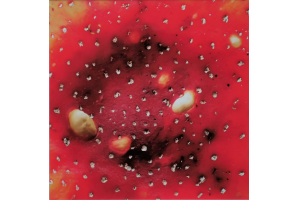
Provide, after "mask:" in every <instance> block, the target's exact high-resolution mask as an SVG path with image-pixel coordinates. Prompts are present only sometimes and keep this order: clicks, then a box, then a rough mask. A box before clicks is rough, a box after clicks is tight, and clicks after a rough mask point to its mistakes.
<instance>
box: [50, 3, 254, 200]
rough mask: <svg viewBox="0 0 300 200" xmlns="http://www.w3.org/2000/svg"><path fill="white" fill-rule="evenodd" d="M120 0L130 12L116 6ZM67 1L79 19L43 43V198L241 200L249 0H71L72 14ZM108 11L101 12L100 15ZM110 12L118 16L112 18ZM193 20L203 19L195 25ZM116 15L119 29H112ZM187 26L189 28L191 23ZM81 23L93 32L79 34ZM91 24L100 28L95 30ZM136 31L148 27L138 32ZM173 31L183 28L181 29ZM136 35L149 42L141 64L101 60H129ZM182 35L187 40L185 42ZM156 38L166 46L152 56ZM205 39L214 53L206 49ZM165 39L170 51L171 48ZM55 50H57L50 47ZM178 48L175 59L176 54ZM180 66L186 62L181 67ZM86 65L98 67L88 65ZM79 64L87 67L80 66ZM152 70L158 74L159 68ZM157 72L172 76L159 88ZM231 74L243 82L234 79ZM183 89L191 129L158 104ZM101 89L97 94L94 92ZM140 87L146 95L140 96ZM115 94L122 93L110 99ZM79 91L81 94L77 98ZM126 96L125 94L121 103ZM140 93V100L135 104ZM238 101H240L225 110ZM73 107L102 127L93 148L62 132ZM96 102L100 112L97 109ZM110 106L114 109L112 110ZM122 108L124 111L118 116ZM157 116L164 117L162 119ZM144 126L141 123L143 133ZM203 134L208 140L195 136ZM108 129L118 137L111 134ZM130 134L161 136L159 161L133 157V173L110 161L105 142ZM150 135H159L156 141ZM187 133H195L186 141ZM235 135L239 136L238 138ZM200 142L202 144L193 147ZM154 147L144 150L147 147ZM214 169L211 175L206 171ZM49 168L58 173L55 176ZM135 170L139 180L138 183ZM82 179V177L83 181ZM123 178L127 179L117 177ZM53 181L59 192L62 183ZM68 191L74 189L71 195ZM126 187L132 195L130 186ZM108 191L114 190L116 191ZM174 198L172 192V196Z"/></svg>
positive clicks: (244, 193)
mask: <svg viewBox="0 0 300 200" xmlns="http://www.w3.org/2000/svg"><path fill="white" fill-rule="evenodd" d="M62 3H63V7H64V6H66V7H67V6H68V3H70V2H64V1H63V2H62ZM128 3H129V4H130V6H129V9H125V8H122V7H121V5H122V4H128ZM76 4H77V5H78V4H82V5H83V4H85V5H86V9H85V10H84V13H83V16H84V17H83V18H80V19H78V18H75V17H74V20H73V18H70V20H71V21H72V23H68V24H65V25H63V26H60V27H59V28H60V32H55V33H54V39H53V38H50V72H51V73H52V76H51V78H50V106H49V112H50V124H51V127H50V179H51V180H53V182H54V183H56V182H57V181H60V182H59V184H57V183H56V185H54V186H53V185H52V186H51V185H50V198H51V199H71V198H72V197H73V196H74V195H75V199H89V198H90V197H89V193H90V192H92V193H93V197H92V198H91V199H126V198H128V199H155V198H160V199H197V196H198V195H199V194H200V193H203V195H202V197H201V198H203V199H248V198H249V124H248V123H249V109H248V108H249V76H248V75H249V58H248V55H249V54H248V52H249V45H248V39H247V37H248V35H249V28H248V25H249V24H248V18H249V16H248V14H247V13H246V10H248V2H235V4H234V5H230V2H229V1H225V2H221V1H220V2H218V1H216V2H211V1H209V2H203V1H200V2H196V1H191V2H179V1H176V2H171V1H166V2H160V1H153V2H151V1H145V2H142V3H141V4H140V5H139V2H138V1H132V2H125V1H119V2H118V1H117V2H116V4H114V3H113V2H101V1H100V2H94V1H92V2H91V6H88V2H80V3H78V2H76V1H75V2H74V8H75V7H76ZM165 5H169V6H168V7H165ZM181 5H186V9H185V10H184V11H183V10H181ZM145 7H147V10H145ZM157 7H158V8H157ZM220 8H223V9H222V10H220ZM59 9H63V8H58V7H54V10H51V9H50V16H51V15H55V14H56V12H58V11H57V10H59ZM108 11H109V12H110V14H107V12H108ZM195 13H198V14H197V18H196V19H193V18H192V16H193V14H195ZM209 14H211V16H209ZM118 15H119V16H121V17H120V18H118V17H117V16H118ZM224 15H228V16H229V21H228V23H225V22H223V19H222V18H223V16H224ZM94 16H96V19H94ZM202 18H205V19H206V24H204V25H203V24H202V21H201V19H202ZM118 19H119V20H121V23H117V20H118ZM136 19H139V22H136ZM164 19H168V24H164V23H162V21H163V20H164ZM108 20H110V21H111V22H112V24H110V22H109V21H108ZM191 21H193V25H190V23H191ZM50 24H51V20H50ZM89 24H91V25H90V29H91V31H92V32H94V33H95V34H91V32H89V31H84V28H85V27H87V26H88V25H89ZM99 24H100V25H101V27H100V29H101V31H100V33H96V30H97V29H98V28H99ZM144 25H147V26H148V28H147V29H145V28H144ZM181 26H184V27H187V29H185V30H183V31H180V27H181ZM63 27H66V28H67V33H65V34H64V33H63V32H62V31H61V29H62V28H63ZM50 31H51V29H50ZM128 31H130V32H132V34H135V38H132V37H131V38H130V36H132V35H130V34H129V36H128V35H127V32H128ZM240 32H241V33H242V35H241V36H239V37H240V38H241V40H242V45H241V46H240V47H239V48H233V47H232V46H231V47H230V48H229V49H227V45H230V41H229V37H230V35H232V34H236V35H238V33H240ZM50 34H51V33H50ZM224 34H225V35H224ZM154 35H155V36H154ZM176 35H177V36H176ZM115 36H116V37H117V38H118V42H117V45H119V46H118V47H116V45H113V43H112V42H111V41H112V39H113V37H115ZM145 36H151V42H152V45H151V46H152V48H151V50H149V51H148V50H146V49H144V50H143V51H144V52H145V55H146V57H147V58H146V59H142V61H141V62H140V63H134V64H133V67H132V68H128V67H126V65H124V63H123V61H122V60H118V59H117V58H116V59H115V60H116V61H113V62H110V57H111V55H112V54H115V53H120V52H122V53H127V55H128V56H129V57H132V58H135V57H136V56H137V52H138V50H141V49H142V44H141V43H140V42H139V41H140V39H142V38H144V37H145ZM57 38H59V40H58V39H57ZM136 38H138V39H136ZM190 39H193V42H192V43H190ZM51 40H53V41H51ZM96 40H97V41H98V42H99V43H100V46H99V47H96V46H95V42H96ZM79 41H82V42H83V47H79V45H78V42H79ZM133 42H134V43H133ZM159 42H160V43H162V44H163V46H169V47H170V51H164V53H163V55H159V54H158V49H157V46H156V45H157V43H159ZM212 42H213V43H214V44H215V49H212V48H211V43H212ZM174 43H177V45H176V46H174ZM123 46H127V47H128V50H127V51H125V50H122V47H123ZM200 46H201V47H200ZM61 47H63V51H62V52H60V51H59V49H60V48H61ZM178 50H180V55H178V54H177V53H176V52H177V51H178ZM200 55H203V56H204V60H202V61H201V60H200V59H199V58H198V57H199V56H200ZM173 59H177V61H178V63H179V64H178V65H176V64H174V62H173ZM145 60H146V61H145ZM186 60H188V64H185V61H186ZM216 60H217V61H216ZM67 61H71V64H70V65H67ZM154 61H155V62H154ZM239 61H243V62H244V65H243V66H238V64H237V63H238V62H239ZM92 62H96V63H97V65H96V66H95V67H93V66H91V63H92ZM54 63H55V65H54ZM142 63H150V67H149V68H146V67H145V66H144V65H143V64H142ZM84 64H89V65H90V66H89V68H86V67H85V66H84ZM159 66H161V67H162V70H159ZM206 66H208V67H209V69H210V71H211V72H212V73H213V74H214V76H215V75H217V77H214V78H212V79H211V78H209V77H208V74H206V73H204V69H205V67H206ZM116 68H119V69H121V74H120V75H117V74H116V72H115V70H116ZM104 70H105V71H107V72H108V74H109V77H108V78H105V77H104V76H103V71H104ZM174 70H176V73H175V74H174V73H173V71H174ZM76 72H79V73H80V75H79V77H78V76H76V75H75V74H76ZM151 73H157V77H156V78H151ZM162 74H169V75H170V77H171V80H170V81H169V82H168V83H167V84H166V86H164V87H163V86H161V85H159V84H158V79H159V77H160V76H161V75H162ZM88 75H91V76H92V80H91V81H87V79H86V77H87V76H88ZM234 75H235V76H234ZM239 77H241V78H242V82H237V78H239ZM130 78H133V79H134V83H133V84H131V85H128V84H127V82H128V81H129V79H130ZM60 84H64V88H63V91H59V85H60ZM228 84H229V87H228ZM169 87H172V88H173V91H172V92H169V91H168V88H169ZM182 87H184V88H185V90H192V91H194V92H195V96H196V101H195V102H196V103H195V106H193V108H192V109H191V110H189V111H188V112H187V113H188V114H189V120H190V121H192V122H193V124H190V123H189V121H186V119H187V118H186V116H185V115H184V114H175V113H173V112H172V109H171V107H167V106H166V105H165V103H163V102H162V100H163V99H168V100H169V101H170V103H171V104H173V103H174V101H175V100H176V99H177V98H178V97H179V95H180V94H183V92H184V91H183V90H182V89H181V88H182ZM197 87H201V88H202V93H200V94H199V93H197V92H196V88H197ZM100 89H101V90H102V93H101V94H99V93H98V90H100ZM143 89H146V90H147V92H148V91H149V93H148V94H145V92H143ZM153 89H155V90H156V91H157V93H158V94H157V95H153V94H151V91H152V90H153ZM74 91H78V93H79V94H78V95H77V98H73V92H74ZM117 91H119V92H120V93H121V96H120V97H118V98H114V94H115V93H116V92H117ZM86 92H88V97H89V98H88V99H86V100H84V99H83V97H84V95H85V94H86ZM213 92H218V96H217V98H213V96H212V94H213ZM173 94H175V95H174V96H173ZM129 95H132V97H133V98H132V99H130V98H129ZM142 97H146V98H147V100H146V101H142V100H141V98H142ZM237 99H239V101H238V103H236V105H234V102H235V101H236V100H237ZM201 100H205V101H206V104H200V101H201ZM136 105H138V106H139V107H140V109H141V110H140V112H137V111H136V109H135V106H136ZM79 106H82V107H83V111H84V112H86V113H87V114H91V113H92V114H93V116H94V117H93V119H94V122H95V124H96V126H97V127H98V126H102V127H103V129H104V132H103V133H100V132H98V134H97V137H96V138H99V139H101V144H97V143H96V142H95V139H93V140H89V141H84V140H81V139H79V138H76V137H75V135H74V134H73V133H72V131H71V130H70V129H69V122H68V118H67V116H68V113H69V111H70V110H72V109H74V108H78V107H79ZM101 106H105V108H104V109H103V111H102V113H99V110H100V107H101ZM233 107H234V108H236V109H233ZM55 108H59V109H60V114H56V113H54V112H53V110H54V109H55ZM111 110H115V111H114V113H112V112H111ZM123 110H126V118H124V115H123ZM146 110H149V111H150V114H151V115H150V116H149V117H147V116H146V113H145V112H146ZM159 110H162V111H163V117H162V116H161V115H160V114H159ZM215 112H217V114H215ZM200 114H201V115H202V117H201V118H200V117H199V115H200ZM175 118H177V119H179V123H178V124H175V123H174V119H175ZM110 119H111V120H110ZM133 121H135V122H136V123H137V125H136V126H133V125H132V122H133ZM144 122H147V123H148V126H146V127H145V126H144V125H143V123H144ZM154 122H156V123H157V126H156V127H154V126H153V123H154ZM122 124H125V126H122ZM225 124H228V125H229V128H228V130H227V131H226V132H224V131H223V129H224V125H225ZM182 128H185V132H182ZM144 129H149V130H150V134H149V135H147V136H145V135H144V134H143V130H144ZM204 129H208V130H210V131H212V132H213V133H215V135H216V136H215V138H214V139H213V140H212V141H211V143H210V144H209V143H208V141H207V139H206V137H204V133H203V130H204ZM115 130H117V133H116V135H113V131H115ZM132 133H134V134H135V135H136V136H137V139H136V141H135V142H136V143H132V144H133V145H134V144H136V145H140V144H144V143H147V142H149V141H153V143H159V142H163V141H165V140H167V139H168V140H169V143H168V145H167V147H166V149H165V150H164V151H163V157H162V159H159V158H158V156H157V155H156V156H153V162H152V164H149V163H148V162H146V161H144V160H141V161H138V162H136V163H135V165H134V168H135V171H134V172H128V171H126V170H125V169H124V168H122V167H120V166H119V163H121V162H122V160H121V157H122V156H121V155H117V154H115V157H114V158H113V159H109V158H108V155H109V153H111V151H110V150H109V141H111V139H112V138H115V137H116V136H118V135H121V136H128V137H131V134H132ZM157 133H159V135H158V136H157V137H155V136H156V134H157ZM193 133H195V136H192V134H193ZM242 133H244V134H245V135H246V137H245V138H243V139H240V138H239V137H240V135H241V134H242ZM180 134H183V135H184V136H183V139H182V140H180V141H179V143H178V144H175V143H174V139H175V138H176V137H177V136H179V135H180ZM65 137H66V138H69V139H70V141H71V143H70V145H69V146H66V145H65V144H64V143H63V141H62V139H63V138H65ZM187 141H191V145H189V146H188V145H186V143H187ZM200 142H202V143H203V146H199V143H200ZM156 147H157V146H155V144H153V148H156ZM148 148H149V147H148ZM198 149H199V150H198ZM155 153H159V152H155ZM191 153H192V154H193V155H194V157H195V158H196V159H197V163H196V164H195V163H193V162H192V161H191V160H189V159H188V156H189V155H190V154H191ZM213 154H217V156H218V159H217V161H212V160H211V158H210V157H211V155H213ZM180 156H184V157H185V163H186V164H188V165H190V168H189V169H188V170H184V169H182V170H176V172H172V171H171V170H170V165H171V164H172V163H174V162H176V161H178V160H179V158H180ZM57 157H59V158H60V161H58V160H57ZM75 160H77V161H78V164H77V165H75V164H74V163H73V162H74V161H75ZM91 161H92V162H94V163H95V168H93V169H92V168H91V167H90V162H91ZM158 167H160V170H159V171H158V170H157V168H158ZM214 168H216V169H217V171H215V173H214V174H212V172H213V169H214ZM53 169H55V170H56V171H57V173H56V174H54V173H53ZM67 169H68V170H70V173H69V174H67V173H66V172H65V171H66V170H67ZM148 170H152V171H153V175H151V176H150V175H148ZM240 171H244V172H245V175H244V176H239V172H240ZM137 172H138V173H140V174H141V175H142V177H140V178H137V177H136V173H137ZM229 172H230V173H229ZM58 174H59V175H60V176H58ZM83 175H87V176H88V178H87V179H84V178H83ZM125 175H126V176H127V180H125V179H124V176H125ZM187 175H189V177H190V178H187V177H186V176H187ZM201 175H204V176H205V177H206V181H205V182H204V183H203V184H201V185H200V186H195V183H197V182H199V177H200V176H201ZM102 176H106V177H107V178H108V182H106V183H104V184H103V183H101V177H102ZM217 177H219V178H222V181H221V182H218V181H216V178H217ZM163 179H166V180H167V185H166V186H164V185H163V184H162V180H163ZM227 179H228V180H227ZM61 180H64V182H65V183H66V184H67V186H62V184H61ZM180 180H181V181H183V184H182V185H179V184H178V182H179V181H180ZM150 181H153V186H152V187H149V185H148V183H149V182H150ZM75 185H78V186H79V188H80V189H79V190H78V191H76V189H75ZM133 186H136V187H137V189H136V190H133V189H132V188H133ZM53 188H54V189H53ZM116 188H119V189H120V192H118V193H116V192H115V189H116ZM221 188H225V189H226V192H225V194H221V192H220V190H221ZM175 192H178V193H179V195H178V196H174V193H175Z"/></svg>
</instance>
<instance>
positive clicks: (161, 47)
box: [157, 43, 168, 51]
mask: <svg viewBox="0 0 300 200" xmlns="http://www.w3.org/2000/svg"><path fill="white" fill-rule="evenodd" d="M157 47H158V51H165V50H166V49H167V48H168V47H167V46H163V45H162V43H158V44H157Z"/></svg>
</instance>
